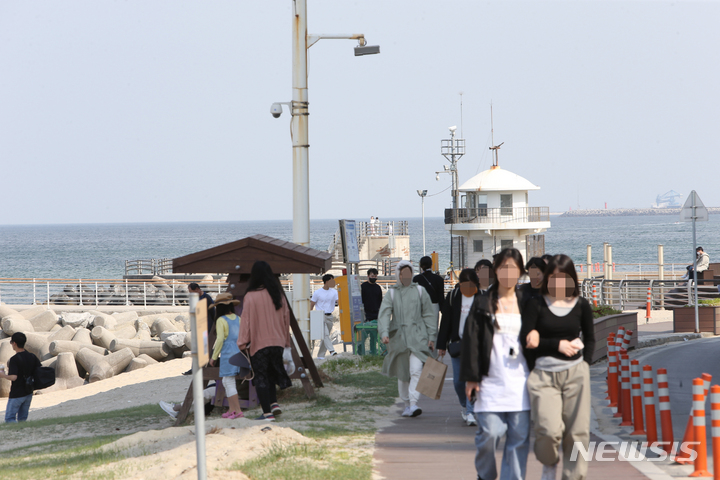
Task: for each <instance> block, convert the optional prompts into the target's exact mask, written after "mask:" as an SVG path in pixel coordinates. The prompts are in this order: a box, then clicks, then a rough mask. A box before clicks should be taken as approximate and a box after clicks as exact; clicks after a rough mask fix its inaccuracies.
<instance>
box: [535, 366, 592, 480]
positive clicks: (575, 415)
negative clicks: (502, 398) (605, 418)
mask: <svg viewBox="0 0 720 480" xmlns="http://www.w3.org/2000/svg"><path fill="white" fill-rule="evenodd" d="M527 388H528V392H529V393H530V405H531V409H532V418H533V421H534V422H535V456H536V457H537V459H538V460H539V461H540V463H542V464H543V465H555V464H556V463H558V461H559V460H560V459H559V456H558V447H559V446H560V443H561V442H562V451H563V469H562V480H583V479H585V477H586V476H587V470H588V464H587V462H586V461H585V459H583V457H582V455H578V457H577V459H576V460H575V461H574V462H573V461H570V455H571V454H572V451H573V444H574V443H575V442H579V443H580V444H582V445H583V447H584V448H585V449H586V450H587V448H588V444H589V442H590V367H589V366H588V364H587V362H580V363H579V364H577V365H574V366H572V367H570V368H569V369H567V370H563V371H562V372H545V371H543V370H537V369H535V370H533V371H532V372H530V376H529V377H528V381H527Z"/></svg>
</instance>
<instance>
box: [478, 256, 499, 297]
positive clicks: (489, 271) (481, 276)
mask: <svg viewBox="0 0 720 480" xmlns="http://www.w3.org/2000/svg"><path fill="white" fill-rule="evenodd" d="M475 273H476V274H477V276H478V280H479V281H480V291H481V292H487V290H488V288H490V285H492V284H493V282H495V272H494V271H493V264H492V262H491V261H490V260H488V259H486V258H483V259H482V260H479V261H478V262H477V263H476V264H475Z"/></svg>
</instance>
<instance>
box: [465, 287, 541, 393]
mask: <svg viewBox="0 0 720 480" xmlns="http://www.w3.org/2000/svg"><path fill="white" fill-rule="evenodd" d="M517 299H518V309H519V310H520V313H521V314H522V312H523V304H522V299H521V297H520V296H519V295H517ZM490 312H491V308H490V294H489V293H478V294H477V295H475V301H474V302H473V306H472V307H471V308H470V313H469V314H468V318H467V320H466V321H465V331H464V332H463V338H462V347H461V352H462V353H461V354H460V380H462V381H463V382H480V381H482V379H483V377H486V376H487V374H488V371H489V369H490V355H491V354H492V349H493V335H494V333H495V329H494V327H493V315H491V313H490ZM523 332H525V328H521V329H520V345H521V347H522V349H523V356H524V357H525V361H526V362H527V366H528V370H532V369H533V367H534V366H535V361H534V357H533V356H532V354H531V352H530V353H529V352H528V350H527V349H526V348H525V338H523Z"/></svg>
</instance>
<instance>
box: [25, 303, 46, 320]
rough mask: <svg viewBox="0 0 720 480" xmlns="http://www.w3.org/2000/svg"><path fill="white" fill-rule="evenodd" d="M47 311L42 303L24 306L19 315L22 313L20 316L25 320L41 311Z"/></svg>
mask: <svg viewBox="0 0 720 480" xmlns="http://www.w3.org/2000/svg"><path fill="white" fill-rule="evenodd" d="M47 311H48V309H47V307H45V306H43V305H37V306H34V307H30V308H26V309H25V310H22V311H20V315H22V317H23V318H24V319H25V320H30V319H31V318H33V317H35V316H36V315H40V314H41V313H43V312H47Z"/></svg>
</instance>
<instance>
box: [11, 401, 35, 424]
mask: <svg viewBox="0 0 720 480" xmlns="http://www.w3.org/2000/svg"><path fill="white" fill-rule="evenodd" d="M32 397H33V396H32V395H26V396H24V397H19V398H8V403H7V407H6V408H5V423H12V422H24V421H25V420H27V417H28V412H29V411H30V402H31V401H32ZM16 418H17V419H16Z"/></svg>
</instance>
